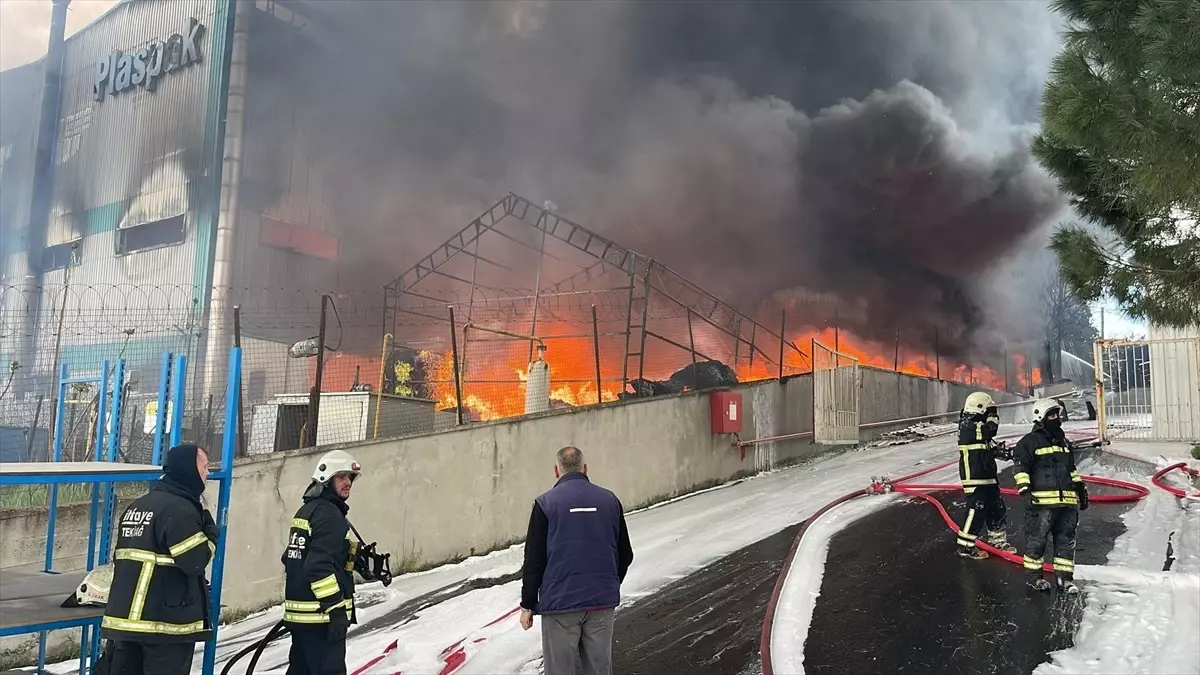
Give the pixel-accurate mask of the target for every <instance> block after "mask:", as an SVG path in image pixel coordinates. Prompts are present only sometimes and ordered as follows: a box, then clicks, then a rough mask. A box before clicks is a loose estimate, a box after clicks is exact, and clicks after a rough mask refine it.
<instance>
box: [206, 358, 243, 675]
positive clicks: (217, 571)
mask: <svg viewBox="0 0 1200 675" xmlns="http://www.w3.org/2000/svg"><path fill="white" fill-rule="evenodd" d="M241 392H242V349H241V347H233V348H232V349H230V350H229V379H228V381H227V382H226V383H225V433H224V436H223V437H222V439H221V473H220V478H219V479H218V481H217V482H218V483H219V484H220V486H221V494H220V496H219V497H218V498H217V515H216V521H217V528H218V530H219V531H220V536H219V537H218V538H217V550H216V552H215V553H214V555H213V562H212V598H211V599H210V602H211V603H212V607H211V608H210V610H209V616H210V617H211V620H212V628H213V633H212V639H210V640H209V641H208V642H207V643H205V645H204V670H203V673H204V675H212V673H213V669H214V668H215V667H216V662H217V624H218V623H219V622H220V620H221V582H222V580H223V578H224V576H225V574H224V573H225V541H226V540H227V539H228V528H229V517H228V512H229V496H230V495H229V493H230V492H232V491H233V490H232V487H233V455H234V448H235V447H236V445H237V410H238V397H239V396H240V395H241Z"/></svg>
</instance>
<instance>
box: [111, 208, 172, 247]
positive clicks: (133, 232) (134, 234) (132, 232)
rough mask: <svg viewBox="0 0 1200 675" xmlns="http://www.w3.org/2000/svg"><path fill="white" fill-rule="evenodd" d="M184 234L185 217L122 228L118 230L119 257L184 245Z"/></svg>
mask: <svg viewBox="0 0 1200 675" xmlns="http://www.w3.org/2000/svg"><path fill="white" fill-rule="evenodd" d="M184 234H185V230H184V216H183V215H178V216H174V217H172V218H164V219H162V220H156V221H154V222H151V223H145V224H143V225H134V226H133V227H122V228H121V229H119V230H117V255H123V254H125V253H135V252H137V251H148V250H150V249H152V248H162V247H164V246H174V245H175V244H182V243H183V239H184Z"/></svg>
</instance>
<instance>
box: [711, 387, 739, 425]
mask: <svg viewBox="0 0 1200 675" xmlns="http://www.w3.org/2000/svg"><path fill="white" fill-rule="evenodd" d="M710 401H711V403H712V411H711V416H712V432H713V433H714V434H740V433H742V395H741V394H736V393H734V392H731V391H714V392H713V393H712V398H711V399H710Z"/></svg>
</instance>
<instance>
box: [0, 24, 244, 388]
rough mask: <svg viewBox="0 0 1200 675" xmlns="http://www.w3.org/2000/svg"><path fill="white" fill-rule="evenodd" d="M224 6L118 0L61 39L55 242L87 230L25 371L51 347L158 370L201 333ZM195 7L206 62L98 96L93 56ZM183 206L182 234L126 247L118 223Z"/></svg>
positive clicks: (157, 31) (87, 359)
mask: <svg viewBox="0 0 1200 675" xmlns="http://www.w3.org/2000/svg"><path fill="white" fill-rule="evenodd" d="M229 6H230V3H229V2H228V0H138V1H136V2H122V3H120V4H118V5H116V6H115V7H114V8H113V9H112V10H111V11H109V12H108V13H106V14H105V15H103V16H102V17H100V18H99V19H97V20H96V21H95V22H93V23H92V24H90V25H89V26H87V27H86V28H84V29H83V30H81V31H80V32H78V33H77V34H75V35H74V36H72V37H71V38H69V39H68V40H67V41H66V45H65V53H64V62H63V82H62V87H63V89H62V104H61V114H60V119H59V128H58V139H57V144H56V148H55V158H54V159H55V184H54V197H53V207H52V212H51V216H50V222H49V226H48V232H47V242H46V244H47V246H53V245H56V244H63V243H67V242H72V241H78V242H79V258H80V262H79V264H78V265H74V266H69V267H67V268H66V269H58V270H54V271H48V272H46V273H45V275H44V278H43V280H42V286H43V288H44V292H43V300H42V311H41V314H40V316H39V317H38V318H39V322H38V325H36V326H35V327H34V330H35V331H36V335H37V352H38V353H37V357H36V360H35V363H33V364H25V366H26V368H27V370H25V371H24V372H25V373H30V372H31V371H34V372H40V373H44V374H48V373H49V372H51V371H52V370H53V368H54V365H53V364H54V360H55V351H56V349H57V350H60V351H61V354H60V360H63V361H67V362H70V363H72V364H74V365H77V366H79V367H90V368H95V367H96V365H97V363H98V361H99V360H100V359H103V358H109V359H112V358H118V357H121V358H125V359H127V360H129V361H132V362H135V363H138V364H139V365H141V366H142V367H143V368H149V369H152V368H154V367H155V366H156V364H157V361H158V358H159V354H160V352H161V351H163V350H190V348H191V347H193V346H194V344H195V342H196V340H197V332H198V331H199V327H200V326H202V324H201V322H200V318H201V316H200V315H201V314H202V312H203V311H204V307H205V300H206V298H207V293H208V284H209V272H208V268H209V265H210V262H209V261H210V258H211V241H212V234H211V230H212V228H213V227H214V222H215V215H214V214H215V212H216V206H217V205H216V202H217V194H216V191H215V187H216V185H217V184H216V183H215V182H214V179H215V171H214V169H213V165H214V163H219V161H220V154H219V151H218V152H215V153H214V152H213V148H214V147H219V146H217V145H216V143H217V138H218V136H219V133H218V129H219V125H218V123H217V115H216V111H217V110H218V109H219V106H218V105H217V103H218V102H219V101H218V99H219V97H220V94H221V92H220V89H219V84H220V82H221V78H220V74H221V72H222V67H223V64H224V60H225V58H226V55H225V47H224V44H225V41H224V35H225V17H226V16H227V14H226V10H227V8H228V7H229ZM193 19H194V20H196V21H197V22H199V23H200V24H202V25H203V26H204V28H203V30H202V32H201V33H200V35H199V37H198V40H197V41H196V44H197V46H198V52H199V60H198V61H197V62H195V63H192V64H190V65H187V66H185V67H181V68H178V69H175V70H173V71H171V72H163V73H162V74H161V75H160V76H159V77H158V78H157V79H156V80H155V87H154V89H153V90H150V89H147V88H145V87H143V86H136V85H135V86H131V87H129V88H127V89H125V90H123V91H119V92H117V93H116V94H115V95H111V94H108V93H107V92H106V93H105V95H104V96H103V99H102V100H96V94H95V89H94V87H95V83H96V79H97V66H98V64H99V63H100V62H101V61H103V60H106V59H107V58H108V56H109V54H111V53H112V52H113V51H114V50H119V51H121V52H122V53H125V54H130V53H133V52H136V51H137V50H139V49H141V48H144V47H148V46H150V45H152V44H157V43H159V42H160V41H169V40H170V39H171V38H172V36H173V35H183V34H186V33H187V32H188V30H189V24H190V22H191V20H193ZM35 105H36V104H35ZM21 192H23V193H24V196H22V197H20V199H21V200H22V201H28V190H27V189H26V190H22V191H21ZM174 216H182V219H183V220H182V223H183V235H182V241H176V242H166V243H162V244H160V245H158V246H155V247H146V248H140V247H139V250H135V251H119V250H118V241H119V240H120V236H119V234H118V233H119V231H120V230H121V229H122V228H128V227H132V226H136V225H142V224H145V223H150V222H154V221H158V220H161V219H163V218H169V217H174ZM24 226H25V225H24V223H21V227H22V228H23V227H24ZM6 239H7V237H6ZM6 248H7V244H6ZM10 269H12V266H11V265H10ZM64 287H65V289H64ZM6 316H12V315H11V314H8V313H6ZM60 322H61V324H62V327H61V329H60V328H59V324H60ZM29 366H32V368H29ZM148 379H153V377H152V376H151V377H150V378H148ZM154 384H155V383H154V382H147V383H146V385H147V386H153V385H154Z"/></svg>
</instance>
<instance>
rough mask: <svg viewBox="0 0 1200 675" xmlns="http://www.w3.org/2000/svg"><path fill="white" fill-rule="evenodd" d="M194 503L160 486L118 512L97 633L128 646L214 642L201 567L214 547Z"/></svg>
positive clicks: (179, 491) (177, 490)
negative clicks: (109, 582) (110, 571)
mask: <svg viewBox="0 0 1200 675" xmlns="http://www.w3.org/2000/svg"><path fill="white" fill-rule="evenodd" d="M203 527H204V520H203V512H202V511H201V507H200V504H199V502H198V501H197V500H196V499H195V498H193V497H192V496H191V495H190V494H188V493H187V491H185V490H183V489H182V488H179V487H176V486H175V485H172V484H169V483H167V482H164V481H162V480H160V481H158V482H157V483H155V484H154V486H153V487H152V488H151V489H150V492H149V493H148V494H146V495H144V496H142V497H139V498H138V499H136V500H134V502H133V503H132V504H130V505H129V508H127V509H125V512H124V513H122V514H121V520H120V522H119V523H118V525H117V546H116V551H115V552H114V553H113V581H112V587H111V588H110V590H109V596H108V605H107V606H106V607H105V610H104V618H103V619H102V620H101V624H100V625H101V634H102V635H103V636H104V637H105V638H106V639H110V640H128V641H133V642H203V641H205V640H207V639H208V638H209V637H211V632H212V631H211V628H210V622H209V617H208V585H207V583H206V582H205V579H204V569H205V567H207V566H208V561H209V559H210V558H211V557H212V552H213V549H214V544H213V542H211V541H209V539H208V536H207V535H205V533H204V531H203Z"/></svg>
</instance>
